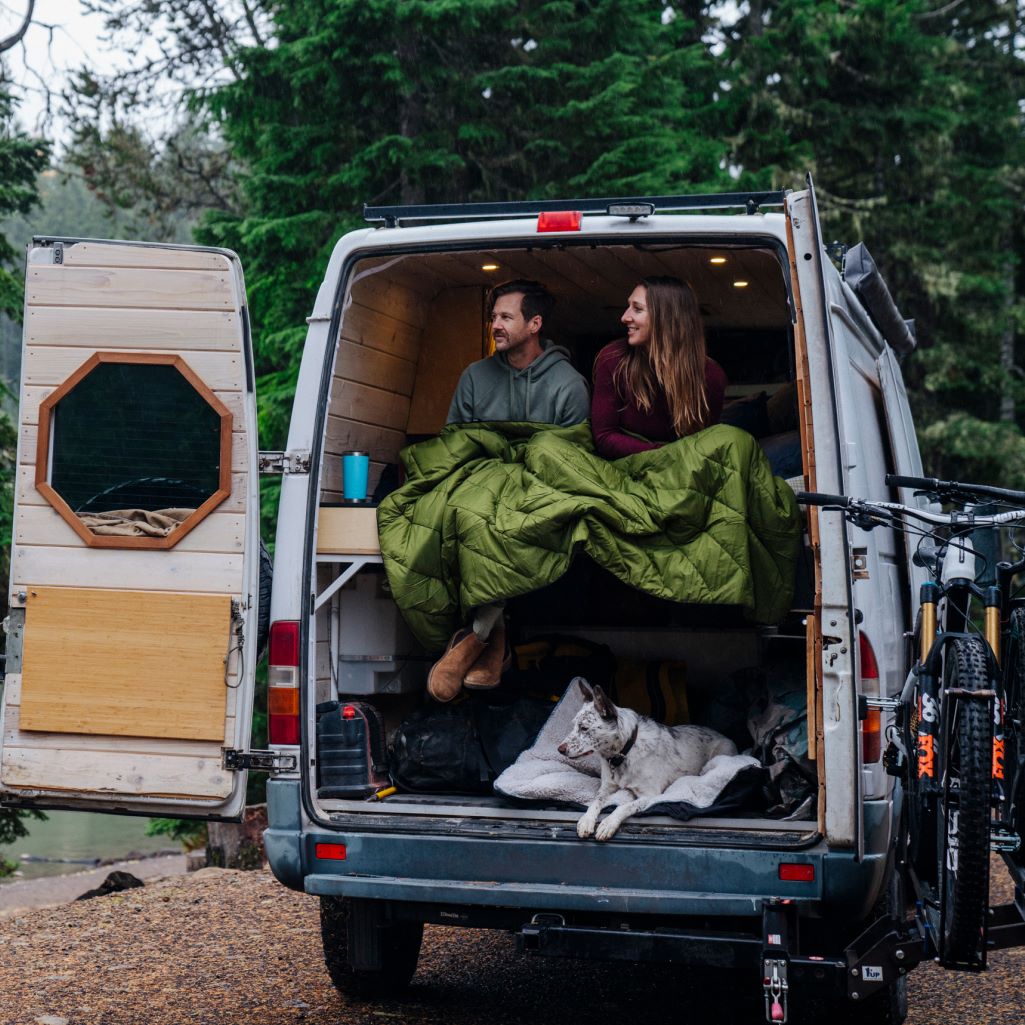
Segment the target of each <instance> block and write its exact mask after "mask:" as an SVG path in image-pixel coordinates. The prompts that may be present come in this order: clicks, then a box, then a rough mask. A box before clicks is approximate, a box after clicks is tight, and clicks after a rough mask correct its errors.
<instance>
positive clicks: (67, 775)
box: [0, 736, 232, 801]
mask: <svg viewBox="0 0 1025 1025" xmlns="http://www.w3.org/2000/svg"><path fill="white" fill-rule="evenodd" d="M65 740H67V737H66V736H65ZM0 781H2V782H3V784H4V786H7V787H12V788H15V789H17V788H31V789H39V790H58V791H60V790H67V791H71V792H73V793H74V794H75V795H76V796H80V795H81V794H82V792H83V791H85V792H93V793H97V794H105V793H106V794H116V795H118V796H132V797H183V798H199V799H200V800H204V799H205V800H210V801H215V800H218V801H219V800H223V799H225V798H226V797H227V796H228V795H229V794H230V793H231V787H232V774H231V773H228V772H225V771H224V770H223V769H222V768H221V763H220V751H219V750H218V752H217V755H216V756H215V755H214V754H213V753H211V756H210V757H209V758H195V757H190V756H174V755H165V754H161V755H148V754H134V753H127V754H121V753H116V752H110V751H75V750H65V751H53V750H49V749H41V750H36V749H34V748H21V747H12V748H8V747H7V746H6V745H5V746H4V749H3V760H2V761H0Z"/></svg>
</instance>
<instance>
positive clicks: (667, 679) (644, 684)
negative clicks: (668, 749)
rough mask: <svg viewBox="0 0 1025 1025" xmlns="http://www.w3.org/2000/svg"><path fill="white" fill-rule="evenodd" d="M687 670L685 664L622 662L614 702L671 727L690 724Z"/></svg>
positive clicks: (616, 677) (622, 659) (621, 659)
mask: <svg viewBox="0 0 1025 1025" xmlns="http://www.w3.org/2000/svg"><path fill="white" fill-rule="evenodd" d="M686 670H687V664H686V663H685V662H672V661H668V660H663V661H660V662H658V661H656V662H645V661H642V660H641V659H631V658H618V659H616V672H615V676H614V678H613V696H612V700H613V701H615V702H616V704H617V705H623V706H625V707H626V708H632V709H633V710H634V711H635V712H640V713H641V715H646V716H648V717H649V718H651V719H654V720H655V721H656V722H661V723H665V724H666V725H667V726H679V725H682V724H684V723H689V722H690V709H689V708H688V707H687V676H686Z"/></svg>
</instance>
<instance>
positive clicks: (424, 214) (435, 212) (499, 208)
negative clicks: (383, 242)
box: [363, 191, 786, 228]
mask: <svg viewBox="0 0 1025 1025" xmlns="http://www.w3.org/2000/svg"><path fill="white" fill-rule="evenodd" d="M785 196H786V193H785V192H782V191H777V192H714V193H708V194H706V195H700V196H628V197H612V198H605V199H527V200H522V201H518V202H508V203H432V204H424V205H420V206H368V205H367V204H365V203H364V205H363V219H364V220H365V221H366V222H367V223H368V224H384V225H385V227H388V228H395V227H398V226H399V225H400V224H401V223H402V222H403V221H463V220H472V219H475V218H484V217H489V218H504V217H510V218H513V217H535V216H537V215H538V214H541V213H548V212H552V211H557V210H574V211H579V212H580V213H585V214H620V215H621V216H624V217H629V218H630V219H631V220H636V219H637V218H638V217H645V216H647V215H648V214H653V213H655V212H659V213H666V212H671V211H679V210H736V209H739V210H746V211H747V212H748V213H749V214H754V213H757V212H758V210H759V208H760V207H763V206H782V205H783V201H784V198H785ZM615 208H620V209H618V210H617V209H615Z"/></svg>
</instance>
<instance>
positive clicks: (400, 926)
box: [320, 897, 424, 1000]
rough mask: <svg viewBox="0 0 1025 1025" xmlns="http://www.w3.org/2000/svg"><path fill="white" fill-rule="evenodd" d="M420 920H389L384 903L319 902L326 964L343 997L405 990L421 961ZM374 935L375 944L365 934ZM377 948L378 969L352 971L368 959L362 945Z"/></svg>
mask: <svg viewBox="0 0 1025 1025" xmlns="http://www.w3.org/2000/svg"><path fill="white" fill-rule="evenodd" d="M423 931H424V927H423V923H422V922H390V921H389V920H388V918H387V915H386V907H385V903H384V902H383V901H372V900H357V899H354V898H352V897H321V898H320V935H321V939H322V940H323V944H324V963H325V964H326V965H327V972H328V975H330V976H331V981H332V982H333V983H334V985H335V988H336V989H337V990H338V992H339V993H341V994H342V995H343V996H346V997H353V998H356V999H360V1000H363V999H368V998H374V997H392V996H395V995H396V994H397V993H398V992H400V991H401V990H404V989H405V988H406V987H407V986H408V985H409V982H410V980H411V979H412V978H413V973H414V972H415V971H416V963H417V960H418V959H419V957H420V944H421V942H422V940H423ZM370 932H373V933H376V941H375V939H373V938H368V933H370ZM375 942H376V943H379V944H380V952H379V957H378V958H377V961H378V967H376V968H354V967H353V965H352V962H353V961H354V960H355V961H357V962H360V961H363V962H365V961H366V960H368V957H367V955H369V954H370V953H371V951H369V950H368V949H366V945H368V944H373V943H375Z"/></svg>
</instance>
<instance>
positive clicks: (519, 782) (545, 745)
mask: <svg viewBox="0 0 1025 1025" xmlns="http://www.w3.org/2000/svg"><path fill="white" fill-rule="evenodd" d="M585 682H586V681H585ZM583 700H584V699H583V696H582V695H581V692H580V688H579V687H578V686H576V680H574V681H573V682H572V683H570V685H569V686H568V687H567V688H566V693H565V694H563V696H562V699H561V700H560V701H559V703H558V704H557V705H556V706H555V708H554V709H553V710H552V714H551V715H550V716H549V717H548V721H547V722H546V723H545V724H544V726H542V727H541V732H540V733H539V734H538V735H537V739H535V741H534V743H533V744H532V745H531V746H530V747H528V748H527V750H526V751H524V752H523V753H522V754H521V755H520V756H519V758H517V759H516V761H515V762H513V764H512V765H510V766H509V768H507V769H506V770H505V771H504V772H503V773H502V774H501V775H500V776H499V777H498V779H496V780H495V793H497V794H501V795H502V796H503V797H509V798H513V799H515V800H520V801H558V802H560V803H569V804H574V805H580V806H581V807H585V806H586V805H588V804H590V803H591V801H592V800H594V798H595V796H596V795H597V793H598V784H599V781H600V778H601V767H600V760H599V758H598V756H597V755H587V756H586V757H584V758H574V759H570V758H567V757H566V756H565V755H561V754H559V751H558V747H559V744H560V743H561V742H562V741H563V740H564V739H565V738H566V734H567V733H569V729H570V724H571V723H572V722H573V717H574V716H575V715H576V714H577V712H578V711H579V710H580V706H581V705H582V704H583ZM745 771H747V774H748V775H749V776H750V777H751V782H752V784H757V782H758V781H759V780H760V778H761V776H762V774H763V772H764V770H763V769H762V768H761V766H760V764H759V762H758V759H757V758H752V757H750V756H749V755H717V756H716V757H715V758H712V759H711V760H710V761H709V762H708V763H707V764H706V765H705V767H704V768H703V769H702V770H701V775H700V776H681V777H680V778H679V779H677V780H675V781H674V782H673V783H671V784H670V785H669V786H668V787H667V788H666V790H664V791H663V792H662V793H661V794H659V795H658V796H655V797H649V798H647V799H646V801H645V803H644V805H643V806H642V808H641V810H640V812H638V814H644V813H648V814H656V813H658V814H666V815H672V816H674V817H675V818H681V819H687V818H691V817H693V816H694V815H697V814H708V813H709V811H712V810H715V809H714V808H713V806H714V805H715V804H716V802H717V801H718V800H719V797H720V795H722V793H723V791H724V790H725V789H726V787H727V786H728V785H729V784H730V783H732V782H733V781H734V780H735V779H737V778H738V777H739V776H740V774H741V773H745ZM755 772H756V773H757V777H755V776H754V773H755ZM629 800H633V795H632V794H630V793H628V792H627V791H625V790H620V791H618V792H617V793H616V794H614V795H613V796H612V799H611V800H610V801H609V806H610V807H611V806H612V805H616V804H622V803H623V802H624V801H629Z"/></svg>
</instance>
